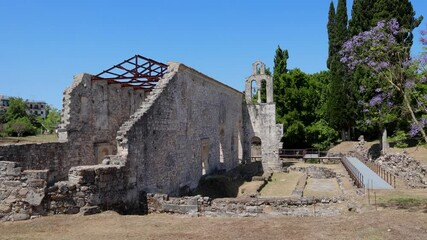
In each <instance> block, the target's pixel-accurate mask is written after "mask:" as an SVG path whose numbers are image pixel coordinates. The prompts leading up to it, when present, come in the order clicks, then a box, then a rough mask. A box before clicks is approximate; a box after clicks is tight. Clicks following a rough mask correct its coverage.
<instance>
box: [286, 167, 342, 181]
mask: <svg viewBox="0 0 427 240" xmlns="http://www.w3.org/2000/svg"><path fill="white" fill-rule="evenodd" d="M288 169H289V170H291V171H298V172H303V173H306V174H307V175H308V176H309V177H311V178H335V177H336V176H337V174H336V173H335V172H334V171H333V170H332V169H329V168H325V167H316V166H308V167H293V166H292V167H289V168H288Z"/></svg>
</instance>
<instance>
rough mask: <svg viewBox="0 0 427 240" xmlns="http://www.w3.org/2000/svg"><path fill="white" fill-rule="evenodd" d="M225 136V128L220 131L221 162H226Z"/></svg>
mask: <svg viewBox="0 0 427 240" xmlns="http://www.w3.org/2000/svg"><path fill="white" fill-rule="evenodd" d="M224 142H225V137H224V129H221V131H220V133H219V162H220V163H224V144H225V143H224Z"/></svg>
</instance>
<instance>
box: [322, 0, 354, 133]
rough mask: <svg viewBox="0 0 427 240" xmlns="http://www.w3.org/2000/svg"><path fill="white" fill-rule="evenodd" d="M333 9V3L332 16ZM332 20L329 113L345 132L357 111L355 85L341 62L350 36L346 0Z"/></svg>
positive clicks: (350, 125)
mask: <svg viewBox="0 0 427 240" xmlns="http://www.w3.org/2000/svg"><path fill="white" fill-rule="evenodd" d="M331 9H333V5H332V3H331V7H330V15H329V16H332V13H331ZM331 22H332V21H331V20H330V21H329V22H328V27H329V26H331V28H329V29H328V32H330V34H331V35H332V36H329V39H330V41H329V48H330V56H329V62H328V64H329V68H330V70H331V82H330V85H329V100H328V115H329V123H330V124H331V125H332V126H333V127H335V128H336V129H337V130H341V131H342V132H343V133H344V132H346V131H347V132H348V131H349V129H350V128H351V127H352V126H353V125H354V122H355V120H354V119H355V112H356V110H355V109H356V103H355V102H356V101H355V99H354V95H355V93H354V92H355V86H354V84H353V83H352V82H351V81H350V77H349V76H350V74H349V71H348V69H347V68H346V66H345V65H344V64H342V63H341V62H340V58H341V57H340V55H339V51H340V49H341V46H342V45H343V43H344V42H345V41H346V40H347V39H348V36H349V33H348V15H347V1H346V0H339V1H338V6H337V12H336V14H335V20H334V23H333V24H332V23H331ZM333 26H335V27H333ZM348 134H349V133H348ZM348 134H347V136H348ZM342 138H344V139H346V138H347V137H345V136H344V134H343V136H342Z"/></svg>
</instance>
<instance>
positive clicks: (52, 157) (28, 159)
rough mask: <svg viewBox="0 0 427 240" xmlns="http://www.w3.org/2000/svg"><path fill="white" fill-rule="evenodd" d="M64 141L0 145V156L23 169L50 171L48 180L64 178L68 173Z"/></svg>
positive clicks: (66, 150) (66, 149) (66, 148)
mask: <svg viewBox="0 0 427 240" xmlns="http://www.w3.org/2000/svg"><path fill="white" fill-rule="evenodd" d="M68 148H69V146H68V144H66V143H27V144H8V145H2V146H0V156H1V157H0V158H2V159H3V160H5V161H9V162H16V163H18V164H19V166H20V167H21V168H23V169H27V170H44V169H47V170H49V171H50V179H49V182H53V181H55V180H61V179H64V178H65V177H66V176H67V174H68V169H69V167H68V166H69V164H68V162H67V161H66V159H67V154H68Z"/></svg>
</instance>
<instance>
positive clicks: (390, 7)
mask: <svg viewBox="0 0 427 240" xmlns="http://www.w3.org/2000/svg"><path fill="white" fill-rule="evenodd" d="M392 18H396V19H397V21H398V22H399V24H400V26H401V27H402V28H404V29H406V30H407V32H406V33H405V34H402V36H400V38H399V39H398V40H399V41H400V42H403V43H405V45H406V46H407V47H408V51H409V48H410V47H411V46H412V43H413V38H414V35H413V34H412V31H413V30H414V29H415V28H416V27H418V26H419V25H420V23H421V21H422V20H423V17H422V16H420V17H418V18H415V11H414V8H413V6H412V3H411V2H410V1H409V0H376V1H375V4H374V6H373V16H372V20H371V26H374V25H375V24H376V23H377V22H378V21H381V20H390V19H392Z"/></svg>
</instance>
